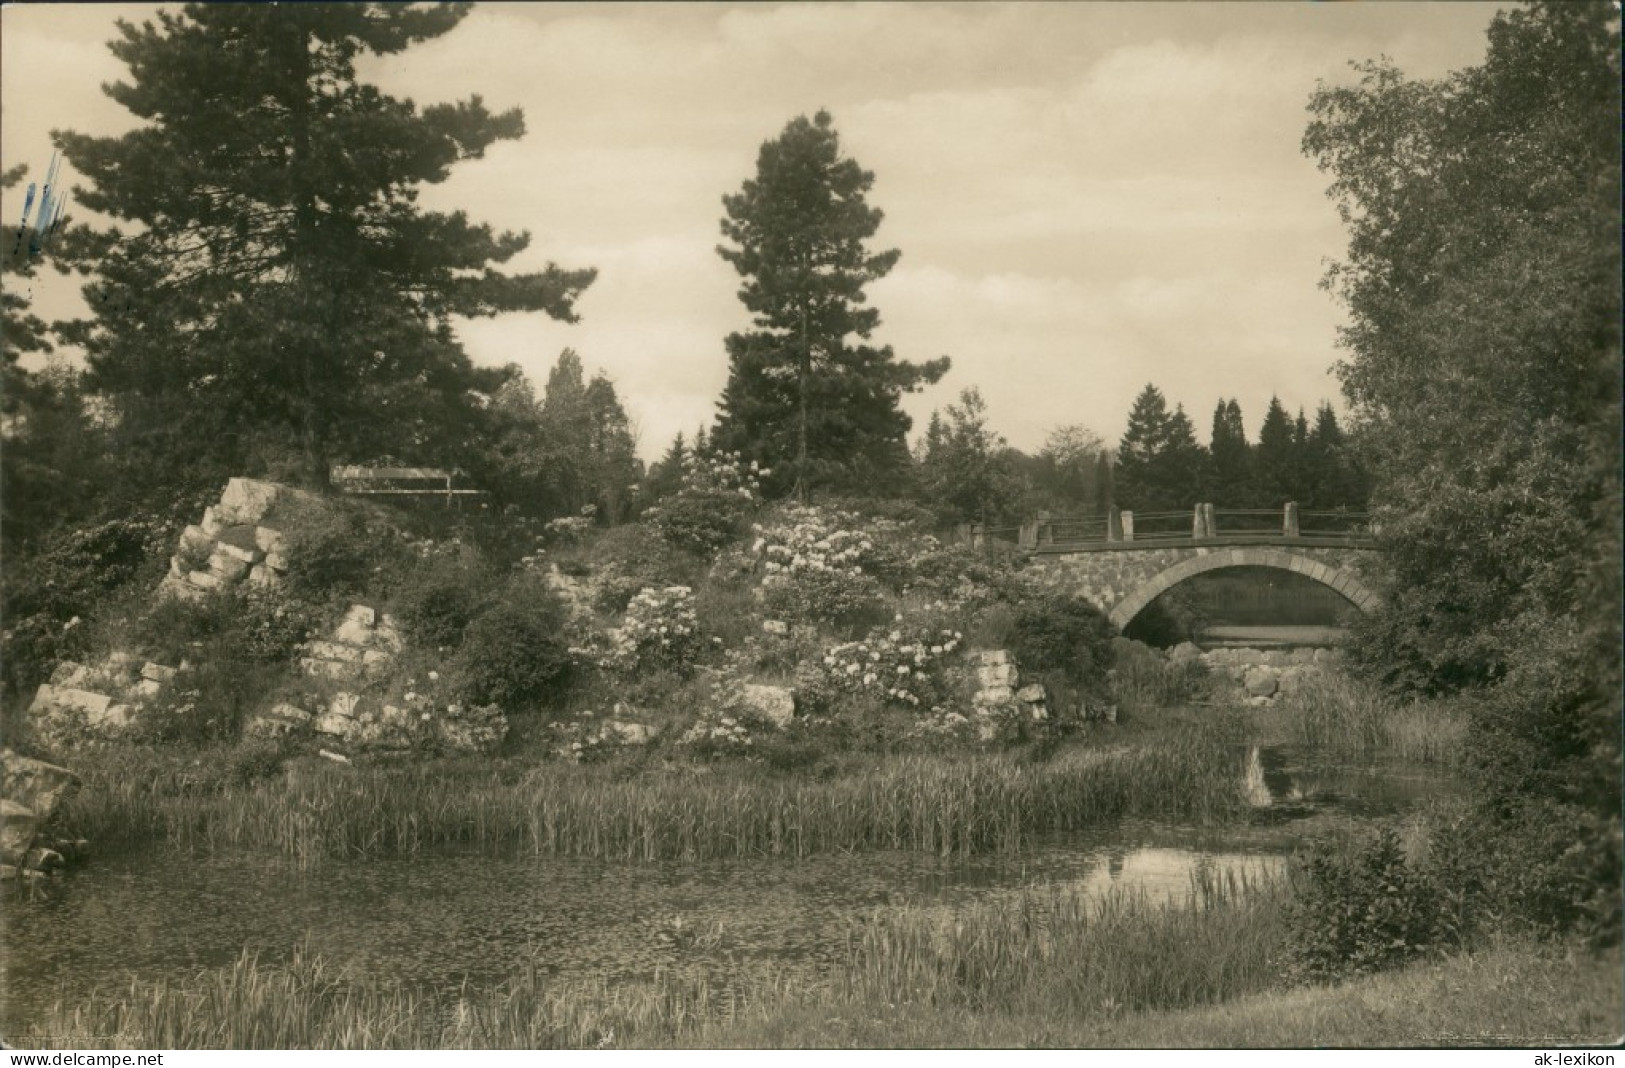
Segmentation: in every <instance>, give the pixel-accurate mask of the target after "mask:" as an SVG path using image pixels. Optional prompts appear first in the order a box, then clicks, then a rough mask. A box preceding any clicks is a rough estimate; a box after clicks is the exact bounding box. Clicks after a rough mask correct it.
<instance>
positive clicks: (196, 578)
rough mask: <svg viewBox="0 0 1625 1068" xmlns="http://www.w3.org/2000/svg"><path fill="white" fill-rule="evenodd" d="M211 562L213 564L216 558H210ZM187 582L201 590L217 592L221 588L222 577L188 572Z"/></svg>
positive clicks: (203, 572)
mask: <svg viewBox="0 0 1625 1068" xmlns="http://www.w3.org/2000/svg"><path fill="white" fill-rule="evenodd" d="M209 562H210V563H211V564H212V563H213V562H214V557H212V556H211V557H209ZM186 581H187V582H190V583H191V584H192V585H194V586H196V587H197V588H198V589H200V590H217V589H219V588H220V576H219V575H216V574H213V573H211V572H208V571H188V572H187V573H186Z"/></svg>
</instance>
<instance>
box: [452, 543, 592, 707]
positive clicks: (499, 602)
mask: <svg viewBox="0 0 1625 1068" xmlns="http://www.w3.org/2000/svg"><path fill="white" fill-rule="evenodd" d="M563 627H564V613H563V610H562V609H561V608H560V606H559V603H558V601H557V600H556V599H555V598H554V596H553V593H552V591H551V590H549V589H548V588H547V585H546V583H545V582H543V581H542V579H541V578H540V577H539V576H536V575H531V574H522V575H519V576H516V577H515V578H514V579H513V580H512V581H510V582H509V583H508V585H507V586H505V587H503V588H501V589H499V590H497V591H494V593H493V595H492V601H491V604H490V605H489V606H488V607H487V608H486V609H485V611H483V612H482V613H480V615H478V616H476V617H475V618H474V619H473V620H472V621H471V622H470V623H469V624H468V626H467V628H466V629H465V630H464V631H463V644H462V648H460V649H459V650H458V651H457V656H456V660H455V662H454V669H455V671H456V675H457V679H458V689H459V692H460V694H461V696H462V698H463V699H464V700H466V701H470V702H472V703H474V704H480V705H484V704H495V705H498V706H500V707H501V708H502V709H503V710H504V711H509V712H511V711H518V710H521V709H524V708H526V707H528V706H533V705H535V704H537V703H539V702H540V701H542V700H544V699H545V698H546V697H548V696H549V695H550V694H551V693H553V692H554V690H555V689H556V688H557V687H559V686H560V685H561V684H562V683H563V682H564V681H565V679H566V677H567V675H568V673H569V668H570V653H569V649H568V647H567V646H566V645H565V641H564V634H563Z"/></svg>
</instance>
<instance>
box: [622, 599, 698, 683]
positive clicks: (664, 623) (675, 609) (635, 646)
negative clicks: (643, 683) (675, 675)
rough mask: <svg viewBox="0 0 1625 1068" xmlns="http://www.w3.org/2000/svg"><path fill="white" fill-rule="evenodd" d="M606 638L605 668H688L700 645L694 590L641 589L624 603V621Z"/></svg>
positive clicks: (626, 669) (632, 669)
mask: <svg viewBox="0 0 1625 1068" xmlns="http://www.w3.org/2000/svg"><path fill="white" fill-rule="evenodd" d="M609 637H610V645H611V648H610V652H609V656H608V663H606V665H605V666H607V667H613V668H617V669H619V670H623V671H634V670H640V669H647V668H656V667H669V668H678V669H681V668H684V667H687V666H688V665H689V664H691V663H693V661H694V659H695V657H697V656H698V655H699V653H700V649H701V647H702V643H701V639H700V631H699V617H698V615H697V614H696V613H695V610H694V591H693V590H692V589H690V588H689V587H687V586H667V587H666V588H665V589H645V590H643V591H642V592H640V593H639V594H638V595H637V596H636V597H633V598H632V601H631V603H630V604H628V605H627V606H626V618H625V620H624V621H623V622H622V623H621V626H620V627H619V628H617V629H616V630H614V631H611V632H610V636H609Z"/></svg>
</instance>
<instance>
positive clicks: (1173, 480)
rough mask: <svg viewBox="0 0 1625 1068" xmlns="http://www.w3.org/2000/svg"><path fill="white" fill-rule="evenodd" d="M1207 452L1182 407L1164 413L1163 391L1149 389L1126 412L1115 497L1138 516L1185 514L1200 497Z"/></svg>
mask: <svg viewBox="0 0 1625 1068" xmlns="http://www.w3.org/2000/svg"><path fill="white" fill-rule="evenodd" d="M1206 473H1207V452H1206V451H1205V450H1204V449H1203V448H1202V447H1201V445H1199V444H1197V441H1196V428H1195V427H1194V426H1193V425H1192V424H1191V420H1190V416H1188V415H1186V414H1185V409H1184V407H1183V406H1182V405H1181V406H1176V407H1175V409H1174V410H1173V411H1172V412H1170V411H1168V402H1167V401H1166V400H1165V399H1164V398H1163V395H1162V392H1161V391H1160V390H1158V389H1157V388H1156V387H1155V386H1153V385H1149V384H1148V385H1147V386H1146V387H1145V389H1143V390H1141V391H1140V395H1139V396H1138V397H1136V398H1135V400H1134V407H1133V408H1132V409H1131V410H1130V411H1129V417H1128V429H1127V430H1126V431H1125V432H1124V433H1123V440H1122V443H1121V444H1120V445H1119V446H1118V449H1117V470H1116V472H1115V477H1116V482H1117V485H1116V493H1117V503H1118V506H1119V507H1121V508H1127V509H1129V510H1131V511H1140V512H1163V511H1184V510H1187V509H1189V508H1190V507H1191V506H1192V505H1194V504H1196V503H1197V501H1198V498H1199V497H1201V495H1202V492H1203V489H1204V482H1205V476H1206Z"/></svg>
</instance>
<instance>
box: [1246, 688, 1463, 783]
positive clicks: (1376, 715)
mask: <svg viewBox="0 0 1625 1068" xmlns="http://www.w3.org/2000/svg"><path fill="white" fill-rule="evenodd" d="M1255 722H1256V723H1257V724H1258V725H1259V726H1261V727H1265V728H1267V729H1268V731H1269V733H1271V734H1272V735H1276V734H1279V735H1283V736H1284V738H1285V740H1287V741H1289V742H1291V743H1293V744H1298V745H1307V746H1318V747H1322V748H1326V749H1338V750H1348V751H1365V750H1385V751H1387V752H1390V753H1392V754H1394V755H1395V756H1398V757H1399V758H1401V759H1403V760H1410V761H1416V762H1418V763H1432V764H1452V763H1455V762H1456V761H1457V759H1458V757H1459V754H1460V753H1461V748H1462V743H1463V741H1464V739H1465V738H1466V735H1467V715H1466V712H1465V711H1464V710H1463V709H1462V708H1461V707H1460V705H1458V704H1455V703H1452V702H1447V701H1439V700H1421V701H1408V702H1405V703H1400V702H1398V701H1395V700H1394V699H1392V698H1390V697H1388V696H1386V695H1385V694H1383V693H1382V692H1381V691H1380V690H1378V689H1376V688H1375V687H1373V686H1371V685H1369V684H1366V683H1363V682H1361V681H1359V680H1358V679H1353V678H1350V677H1348V676H1346V675H1342V674H1320V675H1309V676H1305V677H1304V678H1303V679H1302V680H1300V682H1299V685H1298V687H1297V688H1296V689H1294V690H1293V692H1291V693H1289V694H1286V695H1284V696H1282V697H1280V698H1278V699H1277V700H1276V702H1275V703H1274V705H1273V706H1271V707H1270V708H1269V709H1267V710H1263V709H1260V710H1258V711H1257V712H1256V713H1255Z"/></svg>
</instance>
